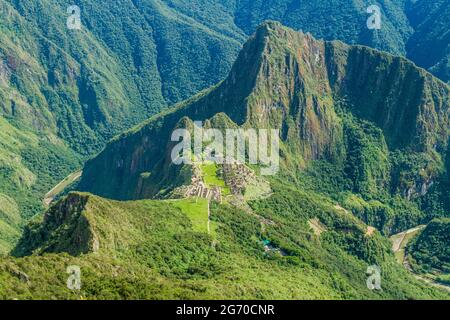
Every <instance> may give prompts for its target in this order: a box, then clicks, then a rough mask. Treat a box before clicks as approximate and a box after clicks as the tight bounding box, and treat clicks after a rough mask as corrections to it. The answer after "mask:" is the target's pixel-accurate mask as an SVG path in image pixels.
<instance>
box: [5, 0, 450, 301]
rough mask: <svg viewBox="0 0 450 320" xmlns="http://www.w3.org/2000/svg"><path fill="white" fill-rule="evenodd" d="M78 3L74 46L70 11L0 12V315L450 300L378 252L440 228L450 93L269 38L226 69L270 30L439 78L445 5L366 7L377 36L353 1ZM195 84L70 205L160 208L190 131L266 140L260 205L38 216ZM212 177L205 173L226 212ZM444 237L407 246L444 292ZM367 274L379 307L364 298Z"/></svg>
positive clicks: (437, 84) (62, 209) (19, 8)
mask: <svg viewBox="0 0 450 320" xmlns="http://www.w3.org/2000/svg"><path fill="white" fill-rule="evenodd" d="M77 4H78V5H80V7H81V8H82V11H81V13H82V14H81V17H82V25H83V27H82V29H81V30H79V31H76V30H68V29H67V27H66V26H65V23H66V17H67V13H66V6H67V2H66V1H60V0H45V1H42V0H41V1H37V0H32V1H30V0H26V1H25V0H0V11H1V12H2V19H1V20H0V31H1V32H0V138H1V139H0V255H2V254H5V253H7V252H8V251H9V250H10V249H11V248H12V247H13V245H14V244H15V243H16V242H17V241H18V240H19V238H20V242H19V243H18V245H17V246H16V247H15V249H14V250H13V255H14V256H16V258H13V257H7V258H4V259H3V258H2V259H1V260H0V283H1V285H2V286H1V287H0V298H16V297H17V298H48V299H53V298H78V299H82V298H89V299H94V298H113V299H115V298H135V299H136V298H137V299H141V298H151V299H154V298H253V299H254V298H261V299H264V298H277V299H278V298H284V299H286V298H332V299H357V298H370V299H377V298H396V299H415V298H448V296H447V295H445V294H444V293H441V292H439V291H436V290H434V289H431V288H429V287H426V286H425V285H424V284H421V283H419V282H418V281H417V280H414V279H413V278H412V277H411V276H410V275H408V273H407V272H406V271H405V270H403V269H402V268H401V266H399V265H397V264H396V263H395V259H394V257H393V255H392V253H391V252H390V243H389V242H388V241H387V239H386V238H385V237H384V236H387V235H390V234H392V233H395V232H399V231H402V230H404V229H407V228H410V227H413V226H416V225H418V224H428V222H430V220H432V219H433V218H435V217H448V216H449V212H450V200H449V199H450V194H449V190H450V189H449V185H450V183H449V181H450V178H449V177H450V174H449V172H450V171H449V168H450V166H449V163H450V162H449V161H450V160H449V159H450V157H449V153H450V152H449V150H450V148H449V146H448V140H449V139H448V136H449V135H448V133H449V109H448V107H449V86H448V85H446V84H445V83H444V82H442V81H440V80H438V79H437V78H434V77H433V76H432V75H431V74H429V73H427V72H426V71H425V70H423V69H420V68H417V67H416V66H415V65H414V64H413V63H411V62H410V61H407V60H406V59H403V58H400V57H396V56H392V55H389V54H386V53H381V52H379V51H377V50H373V49H370V48H368V47H363V46H348V45H345V44H343V43H341V42H338V41H333V42H328V41H318V40H316V39H314V38H313V37H312V36H311V35H310V34H303V33H297V32H294V31H293V30H291V29H288V28H285V27H282V26H281V25H280V24H278V23H275V22H270V23H266V24H264V25H262V26H261V27H259V28H258V31H257V33H256V34H255V35H254V36H253V37H252V38H251V39H250V40H249V41H248V42H246V43H245V44H244V47H243V50H242V51H241V53H240V54H239V55H238V51H239V49H240V47H241V45H242V43H243V42H244V40H245V39H246V38H247V35H249V34H251V33H253V31H254V29H255V28H256V26H257V25H258V24H260V23H261V22H262V21H264V20H266V19H273V20H281V21H283V22H284V23H286V24H287V25H289V26H291V27H293V28H295V29H302V30H304V31H309V32H311V33H312V34H313V35H314V36H316V37H319V38H325V39H329V40H332V39H333V40H334V39H340V40H344V41H345V42H347V43H351V44H354V43H360V44H366V45H369V46H372V47H375V48H378V49H383V50H386V51H389V52H391V53H395V54H400V55H403V56H408V57H409V58H411V59H413V60H414V61H415V62H416V63H418V64H419V65H420V66H423V67H425V68H427V69H429V70H430V71H431V72H433V73H435V74H436V75H438V76H439V77H441V79H443V80H444V81H447V80H448V79H449V78H448V76H449V73H448V70H449V63H448V61H449V60H448V57H449V46H448V44H449V41H448V39H447V38H446V37H448V33H446V30H447V29H448V27H447V25H448V21H449V20H448V14H449V6H448V5H447V4H446V3H445V0H439V1H435V2H434V3H433V4H431V3H427V2H426V1H424V0H419V1H417V2H415V3H412V2H410V1H406V2H405V1H400V2H398V3H393V2H391V1H388V0H385V1H381V2H380V3H379V5H380V6H381V7H382V11H383V27H382V29H381V30H379V31H370V30H368V29H367V28H366V27H365V21H366V19H367V16H368V15H367V14H366V13H365V9H366V7H367V6H368V5H369V4H372V3H371V2H369V1H365V0H364V1H357V2H355V1H353V2H342V1H337V0H333V1H319V0H317V1H309V2H295V3H294V2H292V1H288V0H274V1H271V2H270V3H268V4H267V3H265V2H264V3H263V2H262V1H259V0H256V1H255V0H251V1H250V0H237V1H234V0H211V1H200V0H189V1H188V0H177V1H172V0H167V1H159V0H156V1H150V0H146V1H139V2H136V1H121V2H102V3H100V2H98V1H92V0H80V1H78V3H77ZM404 9H405V10H406V13H405V12H404V11H405V10H404ZM118 17H120V18H118ZM430 47H432V50H430ZM236 56H238V58H237V60H236V62H235V64H234V66H233V67H232V64H231V63H232V61H233V60H234V59H235V57H236ZM230 70H231V71H230ZM227 72H229V75H228V77H227V78H226V79H225V80H224V81H222V82H219V81H220V80H222V79H223V78H224V77H225V75H226V74H227ZM216 83H218V84H217V85H215V86H213V87H210V86H211V85H213V84H216ZM207 87H210V89H207V90H205V91H202V92H201V93H199V94H197V95H196V96H193V97H192V98H190V99H188V100H185V101H184V102H181V103H179V104H177V105H176V106H175V107H173V108H171V109H169V110H166V111H164V112H163V113H162V114H159V115H157V116H153V117H152V118H150V119H149V120H146V121H145V122H143V123H142V124H140V125H138V126H136V127H134V128H133V129H131V130H128V131H126V132H125V133H123V134H121V135H120V136H116V137H115V138H114V139H113V140H112V141H111V142H110V143H109V144H108V145H107V146H106V148H105V149H104V150H103V151H102V152H101V153H100V154H99V155H98V156H97V157H95V158H94V159H92V160H90V161H89V162H88V163H87V165H86V167H85V169H84V174H83V178H82V181H81V183H80V185H79V188H80V189H82V190H86V191H90V192H93V193H95V194H98V195H101V196H105V197H108V198H113V199H117V200H136V199H143V198H159V197H160V198H161V197H167V195H169V194H170V192H171V191H172V190H174V189H175V188H177V187H179V186H181V185H183V184H186V183H188V182H189V181H190V175H191V171H190V169H189V167H188V166H184V167H181V168H180V167H176V166H174V165H172V164H170V161H169V159H168V158H167V155H168V154H170V152H168V150H170V147H171V146H172V144H171V143H170V142H169V138H170V134H171V132H172V131H173V129H174V128H179V127H191V126H192V121H193V120H204V121H208V124H209V125H211V126H213V127H215V126H217V127H219V128H221V129H225V128H231V127H233V128H236V127H242V128H249V127H250V128H279V129H280V131H281V138H282V143H281V158H282V159H281V161H282V163H281V171H280V173H279V175H277V176H275V177H272V178H268V180H269V182H270V185H271V188H272V190H270V188H269V187H268V184H267V182H266V181H264V183H263V181H262V180H261V181H259V180H255V181H254V185H252V188H253V189H251V190H250V188H249V190H247V191H248V192H247V193H246V194H245V195H244V196H245V197H244V198H243V199H234V198H233V197H230V199H229V201H230V203H233V205H231V204H229V203H227V201H226V202H225V203H224V204H221V205H219V204H216V203H212V204H211V206H210V204H209V203H208V202H207V201H206V200H202V199H182V200H176V201H172V200H165V201H150V200H144V201H124V202H117V201H112V200H105V199H102V198H99V197H97V196H91V195H89V194H79V193H74V194H70V195H69V196H68V197H67V198H65V199H63V200H62V201H60V202H59V203H57V204H56V205H55V206H53V207H51V208H50V209H49V210H48V211H47V212H46V213H45V215H44V216H41V215H39V213H41V212H42V211H43V203H42V199H43V196H44V194H46V193H47V192H48V191H49V190H50V189H51V188H52V187H53V186H54V185H55V184H56V183H57V182H59V181H60V180H61V179H62V178H64V177H66V176H67V175H68V174H70V173H72V172H74V171H76V170H79V169H80V167H81V163H82V162H83V161H84V160H86V159H87V158H88V157H90V156H92V155H93V154H95V153H96V152H98V151H100V150H101V149H102V148H103V147H104V145H105V144H106V142H107V141H108V140H109V139H110V138H111V137H113V136H114V135H115V134H117V133H118V132H121V131H123V130H124V129H127V128H130V127H132V126H133V125H135V124H137V123H139V122H141V121H143V120H144V119H147V118H148V117H150V116H152V115H154V114H156V113H158V112H160V111H161V110H163V109H164V108H166V106H167V105H169V104H172V103H176V102H178V101H181V100H183V99H186V98H188V97H189V96H191V95H193V94H194V93H196V92H198V91H200V90H201V89H204V88H207ZM219 169H220V168H219V166H217V165H212V164H209V165H205V166H202V167H201V171H202V173H203V178H204V181H205V182H206V184H207V185H209V186H220V187H223V188H224V190H223V194H224V195H228V194H229V193H230V190H229V189H228V188H227V187H226V186H225V182H224V181H223V180H222V178H221V177H219V175H218V171H219ZM255 169H256V170H257V171H258V168H257V167H256V168H255ZM258 183H261V185H258ZM271 191H273V193H271ZM262 194H264V198H262V199H261V195H262ZM269 194H271V195H270V196H268V195H269ZM266 196H268V197H266ZM244 199H247V200H249V199H251V201H249V203H248V204H249V205H250V207H249V206H247V203H242V202H241V203H240V201H244V202H245V200H244ZM236 205H237V206H236ZM210 207H211V212H210V213H211V217H208V214H209V212H208V210H209V208H210ZM32 217H34V218H32ZM30 218H32V219H31V222H30V223H29V224H28V225H27V226H26V227H25V228H24V232H23V235H22V237H20V236H21V229H22V228H23V227H24V225H25V221H26V220H28V219H30ZM210 218H211V219H212V221H209V220H210ZM311 225H316V226H317V225H319V229H320V232H319V234H317V233H316V232H314V230H311ZM369 226H373V227H375V228H376V229H377V230H378V231H376V230H375V231H374V230H373V229H372V228H370V227H369ZM447 226H448V221H447V220H446V219H436V220H433V221H432V222H431V223H430V224H429V225H428V227H427V228H426V229H425V231H423V233H422V234H421V235H420V236H419V237H418V238H417V239H416V240H415V241H414V242H413V244H412V246H411V256H412V259H411V260H412V261H411V263H412V265H413V268H415V270H418V271H419V272H432V271H433V272H434V271H435V270H439V272H438V273H439V278H438V280H439V281H441V282H443V283H448V275H447V274H446V273H448V270H449V266H448V261H447V260H448V259H447V257H448V256H449V254H448V252H447V251H448V250H446V249H448V247H449V246H448V241H447V240H448V234H449V233H448V230H447V229H446V227H447ZM316 231H317V230H316ZM264 245H270V247H267V248H269V250H265V249H267V248H265V247H264ZM270 248H272V249H270ZM18 257H20V258H18ZM69 264H78V265H80V266H82V269H83V288H82V291H81V292H77V293H75V292H71V291H70V290H67V289H66V288H65V284H64V282H65V279H66V277H67V275H66V274H65V267H66V266H67V265H69ZM371 264H377V265H379V266H381V267H382V270H383V279H384V280H383V283H384V285H383V291H382V292H377V291H370V290H367V287H366V284H365V279H366V275H365V273H364V272H365V269H366V268H367V266H368V265H371ZM441 273H443V274H441Z"/></svg>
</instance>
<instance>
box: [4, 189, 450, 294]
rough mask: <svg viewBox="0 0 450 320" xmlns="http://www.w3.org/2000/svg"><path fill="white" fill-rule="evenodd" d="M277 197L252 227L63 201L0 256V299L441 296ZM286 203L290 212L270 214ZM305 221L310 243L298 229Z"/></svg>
mask: <svg viewBox="0 0 450 320" xmlns="http://www.w3.org/2000/svg"><path fill="white" fill-rule="evenodd" d="M285 195H286V196H287V197H284V198H285V199H283V197H280V194H278V196H276V197H274V198H272V199H271V201H270V204H271V205H270V206H266V205H265V204H266V202H262V203H259V204H257V203H255V212H258V213H261V214H264V215H265V217H266V218H268V217H270V218H271V219H273V221H272V222H271V223H267V224H266V225H264V228H262V225H261V218H262V217H261V216H259V215H258V214H249V213H248V212H247V211H245V210H243V209H239V208H237V207H235V206H231V205H229V204H225V203H224V204H219V203H211V207H210V212H208V203H207V200H205V199H197V200H196V199H182V200H159V201H155V200H141V201H128V202H118V201H112V200H105V199H102V198H99V197H96V196H92V195H89V194H80V193H72V194H70V195H69V196H67V197H66V198H65V199H63V200H61V201H60V202H59V203H57V204H55V205H54V206H53V207H52V208H51V209H50V210H49V211H48V212H47V213H46V214H45V216H44V217H43V219H42V220H41V221H35V222H34V223H33V224H32V225H30V226H28V227H27V228H26V231H25V234H24V237H23V238H22V241H21V242H20V245H19V247H18V249H17V251H16V254H18V255H23V254H24V255H26V256H25V257H22V258H12V257H10V258H5V259H2V261H1V262H0V281H1V284H2V286H1V287H0V298H2V299H11V298H17V299H38V298H43V299H200V298H203V299H254V298H258V299H432V298H435V299H436V298H441V299H445V298H448V295H447V294H445V293H444V292H439V291H437V290H435V289H432V288H429V287H427V286H426V285H425V284H422V283H421V282H419V281H418V280H415V279H414V278H413V277H412V276H410V275H409V274H408V273H407V271H406V270H404V269H403V268H402V267H401V266H400V265H398V264H397V263H396V262H395V260H394V258H393V255H392V254H391V253H390V252H389V250H390V244H389V243H388V241H387V240H386V239H385V238H383V237H382V236H381V235H380V234H379V233H375V234H373V235H371V236H367V235H366V226H365V225H364V224H363V223H361V222H360V221H359V220H358V219H356V218H355V217H354V216H353V215H351V214H350V213H347V212H345V211H342V210H339V209H335V208H334V206H333V204H332V203H331V202H328V200H325V199H318V198H316V197H315V196H314V195H312V194H309V193H306V192H300V191H295V190H292V191H290V192H289V193H285ZM288 199H289V200H288ZM286 200H288V201H290V202H291V204H292V205H293V206H290V207H286V208H290V209H291V210H288V211H284V212H280V211H278V208H279V205H280V204H282V202H279V201H286ZM259 205H264V207H259ZM208 215H209V216H210V221H208ZM312 216H314V217H316V218H315V219H320V221H321V227H322V228H323V232H322V233H321V234H317V233H315V232H314V231H313V229H312V228H311V226H310V225H309V224H308V223H307V221H308V219H309V218H310V217H312ZM265 221H268V220H267V219H266V220H265ZM208 224H209V225H210V226H211V228H210V229H208V228H207V225H208ZM207 230H210V231H207ZM263 240H264V241H263ZM267 243H269V244H268V245H265V244H267ZM265 246H266V247H265ZM267 248H271V249H267ZM31 252H33V254H32V255H29V254H30V253H31ZM69 254H70V255H69ZM369 263H377V264H379V265H380V266H381V268H382V272H383V273H382V275H383V282H382V288H383V290H382V291H376V290H375V291H371V290H368V289H367V286H366V279H367V277H368V276H367V275H366V269H367V266H368V264H369ZM69 265H77V266H79V267H80V268H81V281H82V282H81V283H82V286H81V290H80V291H73V290H69V289H67V287H66V281H67V278H68V276H69V275H68V274H67V273H66V268H67V267H68V266H69Z"/></svg>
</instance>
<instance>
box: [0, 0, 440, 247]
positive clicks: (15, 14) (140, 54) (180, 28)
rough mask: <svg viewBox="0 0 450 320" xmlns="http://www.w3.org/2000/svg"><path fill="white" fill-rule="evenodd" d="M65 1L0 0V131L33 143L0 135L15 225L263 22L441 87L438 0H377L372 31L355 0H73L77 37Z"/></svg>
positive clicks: (188, 91) (229, 55) (215, 70)
mask: <svg viewBox="0 0 450 320" xmlns="http://www.w3.org/2000/svg"><path fill="white" fill-rule="evenodd" d="M70 4H72V3H68V2H67V1H62V0H44V1H37V0H31V1H29V0H27V1H24V0H0V12H2V19H1V20H0V30H1V32H0V118H1V119H0V122H1V124H0V125H1V126H2V128H1V129H2V132H4V134H5V135H12V134H13V132H16V131H17V130H18V131H20V134H19V135H18V136H22V137H24V136H27V137H32V138H31V139H34V140H35V139H37V142H36V143H35V144H34V147H33V148H30V149H32V150H31V151H29V150H28V149H26V148H25V149H24V148H21V147H19V146H18V145H16V139H17V138H15V137H12V136H11V137H8V138H6V137H5V140H4V142H3V144H5V145H6V144H7V145H8V146H4V145H3V144H2V146H1V148H0V161H1V168H2V173H1V174H0V195H1V197H2V198H6V197H8V199H9V200H8V201H9V202H8V203H10V202H11V201H14V202H15V204H14V206H17V207H18V208H19V213H20V216H21V217H22V218H24V219H25V220H27V219H29V218H30V217H31V216H33V215H34V214H36V213H38V212H42V210H44V208H43V205H42V199H43V197H44V195H45V193H46V192H47V191H49V190H50V189H51V188H52V187H53V186H54V185H55V184H56V183H57V182H59V181H60V180H61V179H63V178H64V177H66V176H67V175H69V174H70V173H72V172H73V171H75V170H77V169H79V168H80V167H81V163H82V162H83V161H84V160H85V159H87V158H89V157H90V156H92V155H93V154H95V153H97V152H98V151H100V150H101V149H102V148H103V147H104V146H105V144H106V142H107V141H108V140H109V139H110V138H111V137H113V136H114V135H115V134H117V133H119V132H122V131H123V130H125V129H128V128H130V127H132V126H133V125H135V124H137V123H139V122H141V121H143V120H144V119H147V118H148V117H150V116H152V115H154V114H156V113H158V112H160V111H161V110H162V109H164V108H166V106H168V105H172V104H173V103H176V102H179V101H182V100H184V99H186V98H188V97H190V96H192V95H193V94H195V93H197V92H198V91H200V90H202V89H204V88H207V87H210V86H211V85H213V84H215V83H217V82H219V81H220V80H222V79H223V78H224V77H225V76H226V75H227V74H228V72H229V71H230V69H231V65H232V62H233V61H234V60H235V58H236V57H237V54H238V52H239V50H240V49H241V45H242V44H243V43H244V41H245V39H247V37H248V35H250V34H252V33H253V32H254V30H255V28H256V26H257V25H259V24H260V23H261V22H263V21H265V20H267V19H273V20H279V21H281V22H283V23H284V24H286V25H288V26H291V27H292V28H295V29H297V30H300V29H301V30H304V31H305V32H307V31H308V32H311V33H312V34H313V35H314V36H315V37H316V38H324V39H328V40H332V39H339V40H342V41H344V42H346V43H350V44H355V43H359V44H365V45H369V46H371V47H375V48H378V49H382V50H386V51H389V52H391V53H395V54H400V55H404V56H407V57H409V58H410V59H411V60H413V61H414V62H416V63H417V64H418V65H420V66H422V67H424V68H427V69H429V70H430V71H431V72H433V73H434V74H436V75H437V76H439V77H441V79H443V80H444V81H448V43H449V41H448V35H447V33H446V30H447V29H448V28H446V25H447V21H448V19H447V17H448V14H449V6H448V4H447V3H446V1H445V0H441V1H433V2H431V3H429V1H425V0H420V1H417V2H412V1H389V0H384V1H380V2H379V4H378V5H379V6H380V7H381V10H382V29H381V30H377V31H371V30H368V29H367V28H366V20H367V18H368V16H369V14H368V13H367V12H366V8H367V7H368V6H369V5H371V4H373V3H372V2H370V1H366V0H364V1H362V0H361V1H336V0H333V1H319V0H316V1H306V2H304V1H291V0H289V1H288V0H273V1H270V2H269V3H268V2H267V1H259V0H258V1H255V0H208V1H199V0H177V1H173V0H166V1H160V0H144V1H131V0H127V1H120V2H117V1H104V2H102V3H99V2H98V1H92V0H79V1H76V4H77V5H79V6H80V8H81V22H82V28H81V30H69V29H68V28H67V27H66V20H67V17H68V16H69V14H68V13H67V8H68V6H69V5H70ZM430 12H431V13H432V14H431V15H430V14H429V13H430ZM446 37H447V38H446ZM430 48H432V49H430ZM14 135H15V136H16V134H15V133H14ZM25 150H27V151H25ZM28 151H29V152H28ZM16 177H21V178H20V179H22V180H26V181H28V182H27V183H20V184H17V179H16ZM30 177H36V178H32V179H31V178H30ZM30 181H31V182H30ZM5 208H6V207H5ZM19 225H20V223H19ZM11 227H13V228H12V229H11ZM5 228H7V229H8V231H6V229H5V230H4V231H5V232H2V233H0V241H1V242H3V243H11V239H12V238H14V239H15V238H16V237H15V236H13V234H16V235H17V233H18V232H19V228H18V226H17V225H16V224H14V225H11V224H8V225H7V226H5ZM11 232H12V233H11ZM4 234H8V236H7V237H4V236H3V235H4ZM11 237H12V238H11ZM9 247H10V245H9ZM1 251H4V250H1Z"/></svg>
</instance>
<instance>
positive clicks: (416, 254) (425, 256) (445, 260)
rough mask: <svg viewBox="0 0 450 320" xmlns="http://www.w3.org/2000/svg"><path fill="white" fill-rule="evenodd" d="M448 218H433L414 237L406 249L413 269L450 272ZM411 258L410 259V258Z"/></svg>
mask: <svg viewBox="0 0 450 320" xmlns="http://www.w3.org/2000/svg"><path fill="white" fill-rule="evenodd" d="M449 228H450V219H448V218H441V219H434V220H432V221H431V222H430V224H429V225H428V226H427V227H426V228H425V229H424V230H423V231H422V232H421V233H420V235H419V236H418V237H417V238H415V239H414V240H413V241H412V242H411V244H410V246H409V248H408V251H409V253H410V260H412V261H411V262H412V266H413V267H414V269H415V270H417V271H419V272H422V273H430V272H433V271H437V272H438V273H446V274H450V259H449V248H450V229H449ZM411 258H412V259H411Z"/></svg>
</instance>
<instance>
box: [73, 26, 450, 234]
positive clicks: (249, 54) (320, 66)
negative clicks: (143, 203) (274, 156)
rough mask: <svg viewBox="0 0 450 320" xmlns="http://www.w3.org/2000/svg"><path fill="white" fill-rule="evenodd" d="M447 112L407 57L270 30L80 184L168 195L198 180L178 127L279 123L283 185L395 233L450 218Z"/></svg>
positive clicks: (125, 138)
mask: <svg viewBox="0 0 450 320" xmlns="http://www.w3.org/2000/svg"><path fill="white" fill-rule="evenodd" d="M448 107H449V87H448V85H446V84H445V83H443V82H442V81H440V80H438V79H436V78H434V77H433V76H431V75H430V74H429V73H427V72H426V71H424V70H423V69H419V68H417V67H416V66H415V65H414V64H412V63H411V62H409V61H407V60H405V59H403V58H400V57H395V56H391V55H388V54H385V53H381V52H378V51H376V50H373V49H370V48H367V47H361V46H347V45H345V44H343V43H341V42H326V41H325V42H324V41H318V40H315V39H314V38H312V37H311V36H310V35H305V34H302V33H297V32H295V31H293V30H291V29H287V28H284V27H282V26H281V25H280V24H278V23H267V24H264V25H263V26H261V27H260V28H259V29H258V31H257V32H256V34H255V35H254V36H253V37H252V38H251V39H250V40H249V41H248V42H247V43H246V44H245V45H244V48H243V50H242V52H241V53H240V55H239V57H238V59H237V61H236V62H235V64H234V66H233V68H232V70H231V72H230V74H229V76H228V77H227V78H226V79H225V80H224V81H223V82H221V83H219V84H218V85H217V86H215V87H213V88H211V89H208V90H206V91H204V92H202V93H200V94H199V95H197V96H194V97H193V98H191V99H189V100H187V101H185V102H182V103H180V104H179V105H177V106H175V107H174V108H173V109H171V110H170V111H167V112H165V113H163V114H161V115H159V116H155V117H153V118H151V119H150V120H148V121H146V122H145V123H143V124H141V125H139V126H137V127H136V128H134V129H132V130H130V131H128V132H126V133H124V134H122V135H120V136H118V137H116V138H115V139H114V140H112V141H111V142H110V143H109V144H108V145H107V147H106V148H105V150H103V151H102V152H101V153H100V154H99V155H98V156H97V157H95V158H94V159H92V160H90V161H88V162H87V164H86V166H85V168H84V174H83V177H82V181H81V182H80V185H79V188H80V189H81V190H84V191H89V192H92V193H95V194H98V195H100V196H103V197H107V198H113V199H120V200H132V199H142V198H149V197H164V196H167V195H170V193H171V192H173V191H174V190H176V189H177V188H179V187H180V186H182V185H184V184H186V183H187V184H189V183H190V176H189V174H187V175H186V172H187V171H188V170H184V169H183V168H181V169H180V166H173V165H172V164H171V160H170V150H171V149H172V147H173V143H172V142H170V135H171V134H172V131H173V130H174V129H176V128H179V127H187V128H189V127H192V121H205V122H206V123H207V124H208V126H210V127H219V128H221V127H229V128H233V127H237V126H240V127H242V128H278V129H280V131H281V139H282V143H281V156H282V160H281V169H280V174H279V178H280V179H286V180H289V181H294V184H295V185H296V186H297V187H301V188H307V189H311V188H312V189H314V190H313V191H316V192H320V193H325V194H327V196H329V197H332V198H333V199H335V200H336V201H339V202H342V203H346V204H347V205H348V206H349V209H352V210H354V211H355V213H356V214H357V215H358V216H359V217H360V218H362V219H363V220H365V221H366V222H368V223H371V224H373V225H374V226H376V227H377V228H379V229H380V230H382V231H383V232H384V233H385V234H391V233H393V232H395V231H402V230H404V229H406V228H407V227H410V226H415V225H418V224H419V223H421V222H423V221H424V220H427V219H430V216H432V215H435V214H438V215H439V214H440V215H443V214H444V215H445V214H448V201H447V200H448V199H447V196H446V195H445V194H443V193H444V192H442V190H445V188H446V185H447V184H446V183H447V182H446V181H447V179H446V176H447V174H446V172H447V171H446V170H447V167H448V166H446V165H445V159H446V153H447V150H448V147H447V146H448V128H449V108H448ZM305 169H306V170H305ZM330 172H332V173H330ZM329 174H332V175H333V177H329V176H327V175H329ZM314 176H318V177H317V178H318V179H319V181H321V183H318V182H317V181H316V183H311V182H312V179H314ZM409 200H411V201H409ZM430 203H431V204H430ZM432 205H434V206H435V207H437V206H439V207H440V208H441V210H440V212H436V211H435V210H431V209H432ZM421 209H423V210H421ZM427 209H430V210H427Z"/></svg>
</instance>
